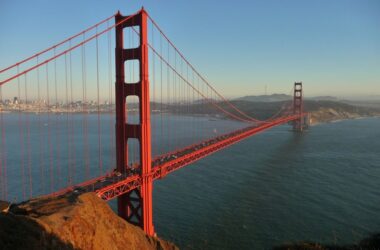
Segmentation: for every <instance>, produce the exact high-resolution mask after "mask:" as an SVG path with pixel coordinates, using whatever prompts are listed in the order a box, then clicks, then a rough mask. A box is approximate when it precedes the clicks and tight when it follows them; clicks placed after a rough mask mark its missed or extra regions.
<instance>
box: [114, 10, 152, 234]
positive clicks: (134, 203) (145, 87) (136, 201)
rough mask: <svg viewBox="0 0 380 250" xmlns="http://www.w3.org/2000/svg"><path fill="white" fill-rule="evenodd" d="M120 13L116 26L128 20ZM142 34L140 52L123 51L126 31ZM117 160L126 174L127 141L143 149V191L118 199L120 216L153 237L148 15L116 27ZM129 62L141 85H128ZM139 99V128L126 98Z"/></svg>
mask: <svg viewBox="0 0 380 250" xmlns="http://www.w3.org/2000/svg"><path fill="white" fill-rule="evenodd" d="M127 18H128V17H127V16H122V15H121V14H120V13H118V14H117V15H116V16H115V22H116V23H119V22H121V21H122V20H125V19H127ZM136 26H138V29H137V30H138V31H139V33H140V44H139V46H138V47H137V48H127V49H125V48H124V44H123V37H124V32H123V30H124V28H126V27H136ZM115 60H116V86H115V95H116V159H117V170H118V171H120V172H121V173H124V172H125V171H129V170H128V139H132V138H135V139H137V140H138V141H139V146H140V164H139V166H140V168H139V169H138V171H139V175H140V178H141V181H142V184H141V187H140V188H136V189H134V190H132V191H130V192H129V193H126V194H124V195H121V196H119V197H118V201H117V203H118V213H119V216H121V217H122V218H124V219H126V220H127V221H129V222H130V223H132V224H135V225H138V226H140V227H141V228H142V229H143V230H144V231H145V233H147V234H148V235H154V227H153V218H152V190H153V183H152V176H151V175H150V172H151V130H150V107H149V77H148V33H147V13H146V12H145V10H144V9H141V11H140V13H138V14H137V15H135V16H133V17H131V18H129V19H128V20H126V21H125V22H124V23H123V24H122V25H118V26H116V49H115ZM128 60H138V61H139V63H140V65H139V70H140V72H139V75H140V78H139V82H136V83H127V82H125V73H124V63H125V62H126V61H128ZM128 96H137V97H138V98H139V115H140V119H139V124H130V123H127V109H126V98H127V97H128Z"/></svg>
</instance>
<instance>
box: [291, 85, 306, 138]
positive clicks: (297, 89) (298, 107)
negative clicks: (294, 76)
mask: <svg viewBox="0 0 380 250" xmlns="http://www.w3.org/2000/svg"><path fill="white" fill-rule="evenodd" d="M302 113H303V93H302V82H295V83H294V96H293V114H294V115H299V114H302ZM304 128H305V117H304V116H300V117H299V119H297V120H294V121H293V130H294V131H299V132H302V131H303V129H304Z"/></svg>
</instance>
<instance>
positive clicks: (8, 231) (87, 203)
mask: <svg viewBox="0 0 380 250" xmlns="http://www.w3.org/2000/svg"><path fill="white" fill-rule="evenodd" d="M0 246H2V247H3V248H1V249H91V250H92V249H94V250H96V249H107V250H108V249H110V250H112V249H115V250H116V249H163V250H166V249H168V250H169V249H170V250H171V249H173V250H174V249H178V248H177V247H176V246H175V245H174V244H172V243H169V242H167V241H164V240H161V239H159V238H156V237H149V236H147V235H146V234H145V233H144V232H143V231H142V230H141V229H140V228H139V227H136V226H133V225H131V224H129V223H127V222H126V221H124V220H123V219H121V218H120V217H118V216H117V215H116V214H115V213H114V212H113V211H112V209H111V208H110V207H109V206H108V205H107V203H105V202H104V201H102V200H100V199H99V198H98V197H97V196H96V195H95V194H93V193H85V194H82V195H77V194H74V193H70V194H66V195H63V196H61V197H56V198H51V197H47V198H38V199H33V200H30V201H27V202H24V203H21V204H18V205H13V206H12V207H11V208H10V211H9V212H8V213H4V212H2V213H0Z"/></svg>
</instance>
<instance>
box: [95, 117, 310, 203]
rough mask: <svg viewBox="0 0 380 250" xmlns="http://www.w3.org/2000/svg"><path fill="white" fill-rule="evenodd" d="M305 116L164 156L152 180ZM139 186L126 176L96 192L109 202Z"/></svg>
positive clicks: (137, 179)
mask: <svg viewBox="0 0 380 250" xmlns="http://www.w3.org/2000/svg"><path fill="white" fill-rule="evenodd" d="M303 116H306V114H305V113H302V114H300V115H291V116H287V117H281V118H278V119H275V120H273V122H271V123H265V124H262V125H261V126H251V127H248V128H245V129H241V130H238V131H235V132H232V133H229V134H225V135H221V136H219V137H216V138H213V139H210V140H207V141H204V142H201V143H199V144H195V145H192V146H191V147H186V148H184V149H182V150H178V151H175V152H173V153H169V154H165V155H164V156H161V157H159V158H157V159H155V160H154V161H153V162H152V165H153V168H152V170H151V172H150V175H151V176H152V179H159V178H163V177H165V176H166V175H167V174H168V173H171V172H173V171H175V170H177V169H179V168H182V167H184V166H187V165H189V164H191V163H193V162H195V161H197V160H200V159H202V158H204V157H206V156H208V155H210V154H213V153H215V152H217V151H219V150H221V149H224V148H226V147H228V146H231V145H233V144H235V143H237V142H239V141H241V140H244V139H246V138H248V137H250V136H253V135H255V134H258V133H260V132H262V131H265V130H267V129H270V128H273V127H275V126H279V125H281V124H285V123H287V122H291V121H295V120H298V119H299V118H300V117H303ZM180 152H183V155H181V156H180V157H173V156H177V155H179V154H180ZM168 156H172V158H171V159H169V160H167V161H165V162H164V163H162V164H158V165H155V162H160V161H161V160H162V159H164V160H165V159H168ZM139 185H142V179H141V178H140V177H139V176H138V175H131V176H126V178H125V179H124V180H120V181H118V182H116V183H112V184H110V185H106V186H104V187H102V188H99V189H98V190H96V191H95V192H96V193H97V195H98V196H99V197H100V198H102V199H103V200H106V201H107V200H111V199H114V198H116V197H118V196H120V195H123V194H124V193H128V192H130V191H131V190H133V189H134V188H136V187H137V186H139Z"/></svg>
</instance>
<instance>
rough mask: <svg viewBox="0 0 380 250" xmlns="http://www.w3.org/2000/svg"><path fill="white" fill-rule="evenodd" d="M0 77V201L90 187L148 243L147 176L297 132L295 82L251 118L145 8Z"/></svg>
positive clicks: (300, 122)
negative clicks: (287, 95)
mask: <svg viewBox="0 0 380 250" xmlns="http://www.w3.org/2000/svg"><path fill="white" fill-rule="evenodd" d="M112 19H114V20H115V22H114V23H112ZM148 33H149V37H148ZM112 44H115V51H114V52H113V51H112ZM114 72H115V73H116V74H115V73H114ZM0 74H1V75H0V77H1V78H0V105H1V106H0V107H1V113H0V115H1V117H0V124H1V129H0V133H1V138H0V140H1V143H0V146H1V150H0V153H1V155H0V157H1V159H0V198H2V199H5V200H7V199H8V200H12V199H16V200H17V199H23V200H25V199H27V198H32V197H35V196H37V195H60V194H64V193H66V192H70V191H71V192H89V191H94V192H96V194H97V195H98V196H99V197H100V198H101V199H103V200H106V201H108V200H111V199H114V198H117V204H118V213H119V215H120V216H121V217H123V218H125V219H126V220H127V221H129V222H131V223H133V224H136V225H139V226H140V227H142V228H143V229H144V231H145V232H146V233H147V234H148V235H153V234H154V227H153V219H152V218H153V215H152V189H153V181H154V180H156V179H161V178H163V177H165V176H166V175H167V174H169V173H171V172H173V171H176V170H177V169H180V168H182V167H184V166H187V165H189V164H191V163H193V162H195V161H197V160H200V159H202V158H204V157H206V156H208V155H210V154H213V153H215V152H217V151H219V150H221V149H224V148H226V147H229V146H231V145H233V144H235V143H237V142H239V141H241V140H244V139H246V138H248V137H250V136H252V135H255V134H257V133H259V132H262V131H265V130H267V129H271V128H273V127H275V126H279V125H282V124H286V123H292V124H293V129H294V130H295V131H302V130H303V129H304V128H305V126H306V123H305V120H306V119H305V116H306V114H305V113H304V111H303V92H302V83H300V82H296V83H295V84H294V88H293V90H292V91H293V94H294V98H293V100H291V101H289V102H288V103H285V104H284V105H282V106H281V107H280V109H279V110H278V112H276V113H275V114H274V115H273V116H271V117H269V118H267V119H264V120H262V119H257V118H254V117H253V116H252V114H247V113H245V112H243V111H242V110H241V109H239V108H238V107H237V106H236V104H234V103H233V102H231V101H229V100H227V99H226V98H224V97H223V95H221V94H220V93H219V92H218V91H217V90H216V89H215V88H214V87H213V86H212V85H211V84H210V83H209V82H208V81H207V80H206V79H205V78H204V77H203V76H202V75H201V74H200V73H199V72H198V71H197V70H196V69H195V67H194V66H193V65H192V64H191V63H190V62H189V61H188V60H187V59H186V58H185V57H184V55H183V54H182V53H181V52H180V51H179V49H178V48H177V47H176V46H174V44H173V43H172V41H171V40H169V38H168V37H167V36H166V35H165V34H164V32H163V31H162V29H161V28H160V27H159V26H158V25H157V23H156V22H155V21H154V20H153V19H152V18H151V17H150V16H149V15H148V14H147V12H146V11H145V10H144V9H142V10H140V11H138V12H137V13H135V14H133V15H130V16H122V15H121V14H120V13H117V14H116V15H113V16H111V17H108V18H106V19H104V20H103V21H101V22H99V23H97V24H95V25H94V26H92V27H90V28H88V29H85V30H84V31H82V32H80V33H78V34H76V35H74V36H72V37H69V38H68V39H66V40H64V41H62V42H60V43H58V44H55V45H53V46H51V47H49V48H47V49H45V50H43V51H41V52H39V53H37V54H34V55H33V56H31V57H28V58H26V59H24V60H21V61H19V62H18V63H16V64H13V65H11V66H9V67H6V68H4V69H2V70H0ZM227 118H228V119H227ZM115 121H116V124H115ZM218 124H219V125H218Z"/></svg>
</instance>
